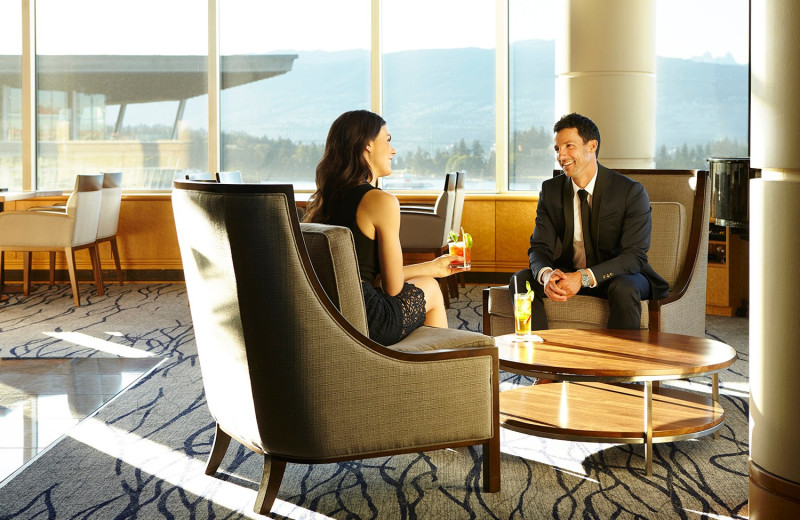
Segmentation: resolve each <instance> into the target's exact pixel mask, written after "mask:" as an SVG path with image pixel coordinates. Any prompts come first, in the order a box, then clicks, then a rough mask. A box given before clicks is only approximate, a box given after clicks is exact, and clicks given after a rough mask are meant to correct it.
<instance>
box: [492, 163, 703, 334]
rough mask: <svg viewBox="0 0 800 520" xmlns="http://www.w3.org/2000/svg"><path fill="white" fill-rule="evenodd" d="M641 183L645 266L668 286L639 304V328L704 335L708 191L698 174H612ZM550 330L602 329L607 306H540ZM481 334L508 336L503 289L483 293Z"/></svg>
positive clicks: (595, 302)
mask: <svg viewBox="0 0 800 520" xmlns="http://www.w3.org/2000/svg"><path fill="white" fill-rule="evenodd" d="M617 171H619V172H620V173H622V174H624V175H627V176H628V177H631V178H632V179H635V180H637V181H638V182H640V183H642V185H643V186H644V188H645V189H646V190H647V193H648V195H649V196H650V205H651V207H652V209H653V213H652V231H651V235H650V251H649V252H648V259H649V262H650V264H651V265H652V266H653V268H654V269H655V270H656V272H657V273H659V274H660V275H661V276H662V277H663V278H664V279H665V280H666V281H667V282H668V283H669V287H670V290H669V294H668V295H667V296H666V297H665V298H663V299H660V300H649V301H644V302H642V321H641V328H642V329H649V328H652V329H655V330H658V331H661V332H674V333H680V334H688V335H691V336H699V337H704V336H705V316H706V314H705V312H706V310H705V307H706V273H707V264H708V215H709V213H708V210H709V201H710V196H709V194H710V190H709V186H708V172H707V171H704V170H699V171H697V170H617ZM544 306H545V311H546V312H547V319H548V322H549V326H550V328H552V329H569V328H575V329H592V328H605V326H606V323H607V321H608V302H607V301H606V300H602V299H600V298H593V297H590V296H582V295H578V296H575V297H573V298H571V299H570V300H569V301H568V302H565V303H557V302H553V301H550V300H545V301H544ZM483 332H484V333H485V334H488V335H490V336H500V335H503V334H508V333H510V332H514V313H513V310H512V307H511V296H510V295H509V291H508V286H500V287H490V288H487V289H485V290H484V292H483Z"/></svg>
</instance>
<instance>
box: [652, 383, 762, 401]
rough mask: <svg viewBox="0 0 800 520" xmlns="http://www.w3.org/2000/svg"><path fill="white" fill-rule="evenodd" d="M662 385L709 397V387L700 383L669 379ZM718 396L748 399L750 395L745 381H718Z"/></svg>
mask: <svg viewBox="0 0 800 520" xmlns="http://www.w3.org/2000/svg"><path fill="white" fill-rule="evenodd" d="M662 384H664V386H669V387H672V388H680V389H681V390H689V391H691V392H697V393H698V394H708V395H711V387H710V386H709V385H708V384H705V383H702V382H696V381H690V380H688V379H670V380H668V381H664V382H663V383H662ZM719 394H720V395H732V396H735V397H748V396H749V395H750V385H749V383H747V382H746V381H720V383H719Z"/></svg>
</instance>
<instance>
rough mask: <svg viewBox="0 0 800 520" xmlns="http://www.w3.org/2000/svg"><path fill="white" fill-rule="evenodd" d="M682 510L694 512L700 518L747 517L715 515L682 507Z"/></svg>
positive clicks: (738, 518)
mask: <svg viewBox="0 0 800 520" xmlns="http://www.w3.org/2000/svg"><path fill="white" fill-rule="evenodd" d="M684 511H686V512H687V513H695V514H696V515H698V516H700V517H701V518H709V519H711V520H741V519H743V518H748V517H747V516H725V515H715V514H714V513H704V512H703V511H694V510H692V509H684Z"/></svg>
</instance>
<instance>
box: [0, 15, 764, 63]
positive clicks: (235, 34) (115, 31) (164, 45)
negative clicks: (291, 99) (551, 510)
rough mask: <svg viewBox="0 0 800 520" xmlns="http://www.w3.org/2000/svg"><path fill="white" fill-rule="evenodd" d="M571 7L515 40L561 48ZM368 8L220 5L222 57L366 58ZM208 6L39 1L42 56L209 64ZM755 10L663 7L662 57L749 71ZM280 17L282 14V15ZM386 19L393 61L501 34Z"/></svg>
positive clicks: (540, 19) (2, 48) (516, 29)
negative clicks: (731, 64) (355, 54)
mask: <svg viewBox="0 0 800 520" xmlns="http://www.w3.org/2000/svg"><path fill="white" fill-rule="evenodd" d="M563 1H564V0H510V19H511V24H510V30H509V33H510V37H511V40H512V41H517V40H520V39H534V38H535V39H545V40H550V39H554V38H555V37H556V34H555V32H556V30H557V24H556V23H555V20H557V10H558V9H559V8H560V2H563ZM370 3H371V2H370V0H335V1H331V0H291V1H287V0H258V1H253V0H222V2H221V7H220V20H221V22H220V24H221V28H220V34H221V37H220V39H221V42H220V46H221V50H222V52H223V54H247V53H267V52H274V51H285V50H294V51H305V50H327V51H338V50H346V49H365V48H368V47H369V42H370V34H369V25H370V10H369V6H370ZM20 4H21V2H20V1H19V0H0V54H14V53H18V52H20V49H21V33H20V27H19V24H17V23H14V20H19V18H20V14H19V13H20V9H21V8H20ZM206 5H207V2H206V0H137V1H136V2H130V1H127V0H126V1H120V0H70V1H64V0H39V1H38V3H37V24H38V25H37V27H38V31H39V34H40V35H41V37H40V38H38V40H37V52H39V53H40V54H95V53H98V45H99V46H100V48H101V49H102V53H104V54H165V53H168V54H205V53H206V51H207V43H206V39H205V34H206V27H207V23H208V22H207V11H206ZM747 6H748V0H656V19H657V24H656V25H657V28H658V29H659V31H658V32H657V34H656V54H657V55H658V56H668V57H676V58H692V57H696V56H700V55H702V54H704V53H709V54H710V55H711V56H712V57H723V56H725V55H726V54H728V53H730V54H731V55H732V56H733V58H734V59H735V60H736V62H737V63H747V60H748V56H747V52H748V50H747V35H748V21H747V9H748V7H747ZM277 9H281V10H282V11H280V14H277V15H276V13H277V12H279V11H277ZM153 13H158V16H154V14H153ZM354 13H355V14H354ZM419 13H424V16H420V15H419ZM687 13H691V16H687ZM382 15H383V18H382V20H383V33H384V37H383V42H382V45H383V51H384V52H385V53H390V52H396V51H401V50H413V49H441V48H459V47H481V48H494V46H495V41H494V30H493V28H494V25H493V23H488V24H487V20H491V21H494V19H495V16H496V14H495V2H494V1H492V0H384V2H383V13H382ZM109 20H111V23H109ZM287 20H288V21H289V22H287ZM293 20H296V21H297V23H291V21H293ZM662 27H663V28H665V30H660V29H661V28H662ZM331 28H336V29H335V31H334V30H332V29H331ZM672 28H674V30H673V29H672ZM687 35H690V37H687Z"/></svg>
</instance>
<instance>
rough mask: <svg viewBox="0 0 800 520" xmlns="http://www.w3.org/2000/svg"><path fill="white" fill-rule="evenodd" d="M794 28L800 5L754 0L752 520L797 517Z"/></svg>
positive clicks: (799, 217) (798, 184) (798, 66)
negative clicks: (757, 172)
mask: <svg viewBox="0 0 800 520" xmlns="http://www.w3.org/2000/svg"><path fill="white" fill-rule="evenodd" d="M798 31H800V2H787V1H785V0H753V1H752V3H751V57H750V64H751V75H750V83H751V88H750V106H751V109H750V125H751V126H750V135H751V138H750V140H751V144H750V155H751V161H750V163H751V166H752V167H753V168H760V169H761V171H762V173H761V175H762V177H761V178H760V179H754V180H752V181H751V182H750V241H751V247H750V458H751V468H750V508H751V509H750V513H751V518H753V519H758V518H779V517H780V518H789V517H792V518H798V515H800V443H798V442H797V438H798V433H800V413H798V412H799V411H800V373H798V369H800V320H799V319H798V313H800V284H798V283H796V280H797V278H796V277H797V275H798V273H800V237H799V236H798V234H797V232H796V229H795V228H796V227H797V224H798V222H800V155H798V153H797V143H798V141H800V88H799V87H798V83H797V77H798V76H800V40H798ZM765 483H766V484H767V485H764V484H765ZM776 483H777V484H781V486H780V487H778V488H776V487H774V486H775V485H776ZM776 489H779V490H780V492H779V493H776V492H775V490H776ZM787 515H788V516H787Z"/></svg>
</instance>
